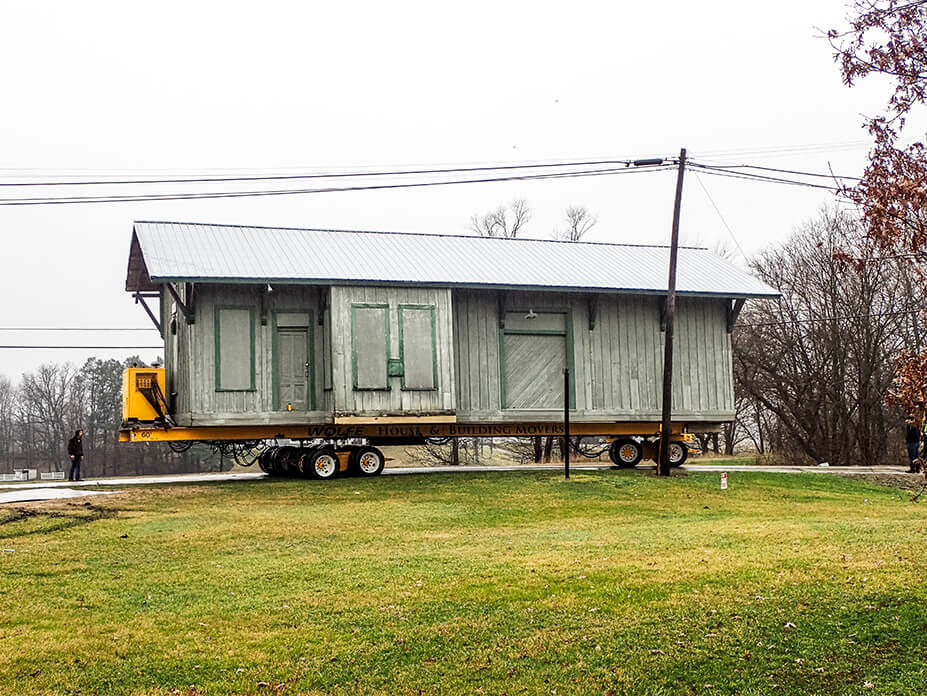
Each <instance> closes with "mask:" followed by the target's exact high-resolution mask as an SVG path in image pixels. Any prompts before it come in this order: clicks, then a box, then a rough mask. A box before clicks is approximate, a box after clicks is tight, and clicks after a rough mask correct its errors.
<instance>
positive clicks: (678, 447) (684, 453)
mask: <svg viewBox="0 0 927 696" xmlns="http://www.w3.org/2000/svg"><path fill="white" fill-rule="evenodd" d="M669 455H670V456H669V459H670V466H682V465H683V464H685V462H686V459H688V458H689V448H688V447H686V443H685V442H679V441H678V440H676V441H674V442H670V450H669Z"/></svg>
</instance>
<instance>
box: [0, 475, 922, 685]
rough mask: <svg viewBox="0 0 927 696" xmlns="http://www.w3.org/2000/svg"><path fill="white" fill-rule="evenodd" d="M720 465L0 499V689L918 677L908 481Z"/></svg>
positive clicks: (915, 547) (913, 526)
mask: <svg viewBox="0 0 927 696" xmlns="http://www.w3.org/2000/svg"><path fill="white" fill-rule="evenodd" d="M729 480H730V489H729V490H727V491H724V492H722V491H721V490H719V485H718V476H717V475H716V474H703V475H702V474H693V475H689V476H685V477H674V478H672V479H669V480H659V479H656V478H654V477H653V476H652V475H649V474H645V473H642V472H628V471H622V472H618V471H601V472H593V473H586V472H583V473H577V474H574V477H573V479H572V481H570V482H564V481H563V480H562V479H561V478H560V477H559V476H558V475H556V474H554V473H553V472H539V473H516V474H504V473H493V474H476V473H471V474H449V475H428V476H402V477H399V476H389V477H382V478H379V479H374V480H356V479H343V480H336V481H333V482H328V483H321V484H318V483H313V482H309V481H255V482H248V483H234V484H232V483H229V484H211V485H200V486H185V487H180V486H177V487H168V486H165V487H151V488H146V489H137V490H127V491H126V492H125V493H123V494H121V495H118V496H112V497H100V498H94V499H93V502H92V503H89V504H88V503H86V502H83V501H80V502H73V503H55V504H43V505H40V506H31V507H30V508H29V509H30V510H32V512H33V513H35V514H31V515H22V514H21V513H20V510H21V509H19V508H8V507H7V508H2V509H0V548H3V549H12V550H11V551H3V552H2V553H0V693H3V694H76V693H80V694H84V695H86V694H277V693H283V694H297V693H299V694H304V693H305V694H345V695H347V694H420V693H424V694H442V695H444V694H559V695H565V694H625V693H628V694H732V693H738V694H774V693H786V694H832V693H833V694H844V693H846V694H856V693H860V694H875V693H878V694H915V693H921V692H922V691H923V688H924V684H925V683H927V668H925V658H927V592H925V589H924V587H923V586H922V585H921V582H922V580H923V578H924V577H925V570H927V556H925V553H924V547H925V536H927V526H925V525H924V511H925V507H924V505H922V504H918V503H912V502H911V501H910V495H909V494H908V493H905V492H901V491H896V490H890V489H882V488H877V487H875V486H872V485H869V484H866V483H862V482H859V481H851V480H846V479H842V478H839V477H834V476H822V475H813V474H806V475H775V474H762V473H731V474H730V475H729ZM870 684H871V685H872V687H871V688H869V687H868V686H867V685H870Z"/></svg>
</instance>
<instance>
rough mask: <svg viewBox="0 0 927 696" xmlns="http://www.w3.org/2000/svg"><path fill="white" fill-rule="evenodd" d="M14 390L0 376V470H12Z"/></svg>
mask: <svg viewBox="0 0 927 696" xmlns="http://www.w3.org/2000/svg"><path fill="white" fill-rule="evenodd" d="M15 406H16V389H15V387H14V386H13V382H12V381H10V379H9V378H8V377H6V376H4V375H0V468H4V469H12V468H13V453H14V451H15V449H14V446H13V438H14V435H15V429H14V423H15V420H14V413H15Z"/></svg>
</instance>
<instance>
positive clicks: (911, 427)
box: [904, 414, 921, 474]
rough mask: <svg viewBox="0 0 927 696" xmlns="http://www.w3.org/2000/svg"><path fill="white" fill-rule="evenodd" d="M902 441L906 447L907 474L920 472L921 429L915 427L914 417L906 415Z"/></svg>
mask: <svg viewBox="0 0 927 696" xmlns="http://www.w3.org/2000/svg"><path fill="white" fill-rule="evenodd" d="M904 441H905V444H906V445H907V447H908V473H909V474H916V473H918V472H919V471H920V468H921V466H920V464H921V460H920V459H919V456H920V449H921V429H920V428H918V427H917V422H916V421H915V419H914V416H912V415H911V414H908V415H907V417H906V418H905V419H904Z"/></svg>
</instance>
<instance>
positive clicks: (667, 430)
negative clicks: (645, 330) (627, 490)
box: [657, 148, 686, 476]
mask: <svg viewBox="0 0 927 696" xmlns="http://www.w3.org/2000/svg"><path fill="white" fill-rule="evenodd" d="M685 171H686V148H682V149H681V150H680V151H679V173H678V174H677V175H676V203H675V205H674V206H673V234H672V237H671V238H670V257H669V282H668V283H667V289H666V307H665V309H664V314H663V317H664V321H665V324H666V330H665V331H664V333H663V344H664V346H663V426H662V428H661V430H660V457H659V459H658V461H657V475H658V476H669V475H670V439H671V437H672V422H673V321H674V319H675V318H676V257H677V256H678V254H679V208H680V206H681V205H682V179H683V175H684V174H685Z"/></svg>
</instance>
